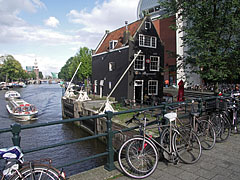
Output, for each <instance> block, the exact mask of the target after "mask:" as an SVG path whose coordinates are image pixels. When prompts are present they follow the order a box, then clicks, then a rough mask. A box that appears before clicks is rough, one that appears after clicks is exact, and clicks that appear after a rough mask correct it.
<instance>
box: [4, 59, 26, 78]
mask: <svg viewBox="0 0 240 180" xmlns="http://www.w3.org/2000/svg"><path fill="white" fill-rule="evenodd" d="M0 74H1V76H2V77H4V78H5V79H7V80H10V81H14V80H19V79H21V78H22V76H23V75H24V70H23V68H22V66H21V64H20V63H19V62H18V61H17V60H16V59H14V57H13V56H12V55H7V56H6V57H5V58H4V62H3V65H2V67H1V73H0Z"/></svg>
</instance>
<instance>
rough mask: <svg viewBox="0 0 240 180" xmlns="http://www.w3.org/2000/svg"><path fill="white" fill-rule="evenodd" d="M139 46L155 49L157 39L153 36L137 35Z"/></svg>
mask: <svg viewBox="0 0 240 180" xmlns="http://www.w3.org/2000/svg"><path fill="white" fill-rule="evenodd" d="M139 46H143V47H151V48H156V47H157V38H156V37H154V36H146V35H143V34H139Z"/></svg>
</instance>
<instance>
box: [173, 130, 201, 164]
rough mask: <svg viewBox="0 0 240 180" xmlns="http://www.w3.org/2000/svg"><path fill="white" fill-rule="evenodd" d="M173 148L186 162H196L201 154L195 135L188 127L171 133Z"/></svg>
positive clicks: (198, 141)
mask: <svg viewBox="0 0 240 180" xmlns="http://www.w3.org/2000/svg"><path fill="white" fill-rule="evenodd" d="M173 143H174V147H173V148H174V150H175V151H176V153H177V155H178V157H179V158H180V159H181V160H182V161H183V162H184V163H187V164H193V163H195V162H197V161H198V160H199V159H200V157H201V154H202V147H201V143H200V140H199V138H198V137H197V135H196V134H195V133H194V132H193V131H192V130H190V129H181V130H178V132H175V133H174V134H173Z"/></svg>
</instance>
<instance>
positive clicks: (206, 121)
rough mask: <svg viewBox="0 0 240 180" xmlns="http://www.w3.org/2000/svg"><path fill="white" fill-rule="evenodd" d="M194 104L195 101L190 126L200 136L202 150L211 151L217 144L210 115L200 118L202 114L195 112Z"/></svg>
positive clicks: (192, 105) (192, 106)
mask: <svg viewBox="0 0 240 180" xmlns="http://www.w3.org/2000/svg"><path fill="white" fill-rule="evenodd" d="M194 102H195V101H194V100H192V103H191V112H190V124H191V126H192V128H193V130H194V131H195V132H196V134H197V135H198V137H199V139H200V142H201V146H202V148H203V149H205V150H210V149H212V148H213V147H214V146H215V143H216V133H215V129H214V127H213V124H212V122H211V121H210V116H209V115H205V116H200V114H201V113H200V112H197V111H196V110H195V107H194Z"/></svg>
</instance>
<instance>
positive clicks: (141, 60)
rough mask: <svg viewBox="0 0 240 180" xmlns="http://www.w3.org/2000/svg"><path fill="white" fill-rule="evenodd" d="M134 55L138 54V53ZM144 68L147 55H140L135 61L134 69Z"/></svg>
mask: <svg viewBox="0 0 240 180" xmlns="http://www.w3.org/2000/svg"><path fill="white" fill-rule="evenodd" d="M134 56H136V54H135V55H134ZM144 68H145V56H144V55H139V56H138V57H137V59H136V60H135V62H134V70H144Z"/></svg>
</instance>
